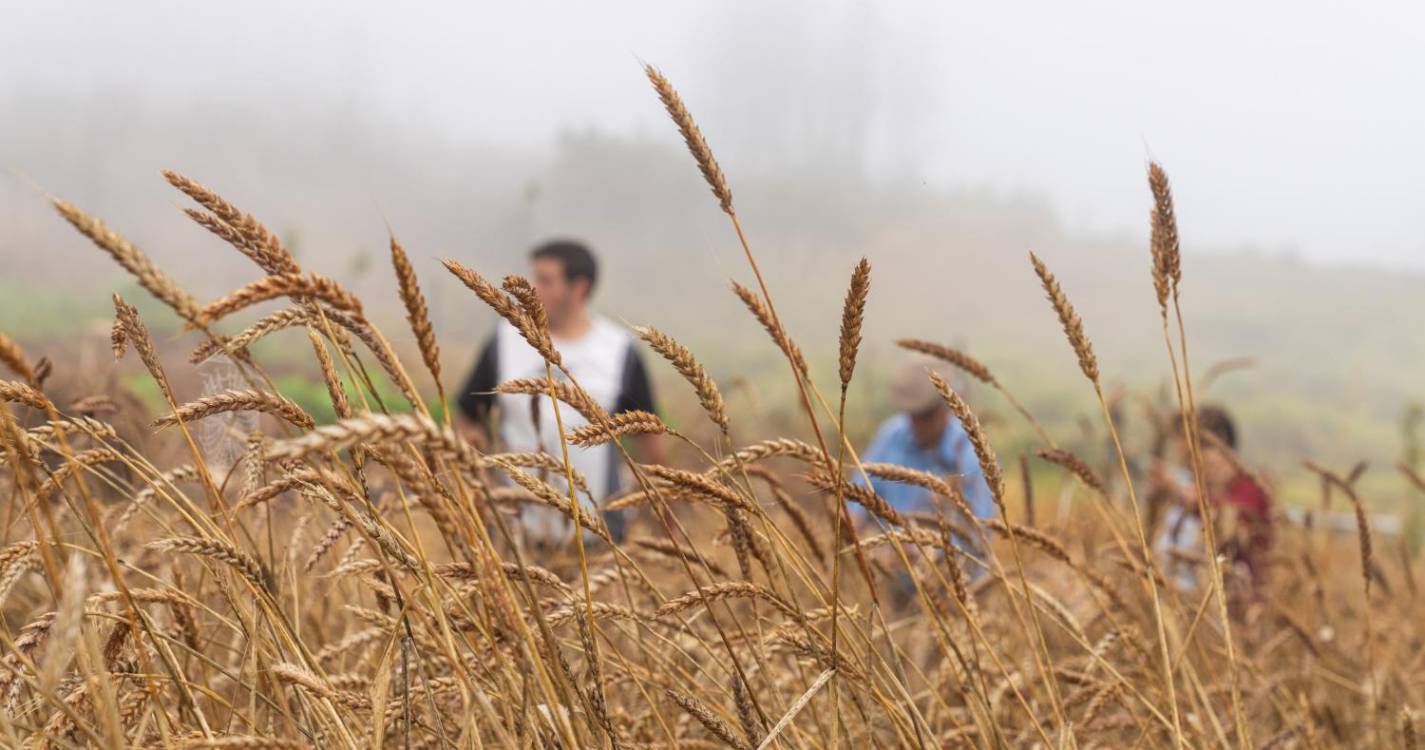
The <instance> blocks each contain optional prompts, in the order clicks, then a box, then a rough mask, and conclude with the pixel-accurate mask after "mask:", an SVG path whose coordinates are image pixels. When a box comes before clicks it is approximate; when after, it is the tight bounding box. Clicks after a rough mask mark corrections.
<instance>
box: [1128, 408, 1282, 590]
mask: <svg viewBox="0 0 1425 750" xmlns="http://www.w3.org/2000/svg"><path fill="white" fill-rule="evenodd" d="M1197 425H1198V430H1199V431H1200V432H1201V434H1202V445H1201V447H1200V455H1201V458H1202V481H1203V486H1204V488H1205V489H1206V490H1207V497H1208V500H1209V501H1210V502H1211V503H1212V504H1213V506H1214V507H1215V508H1216V510H1217V513H1218V518H1219V519H1220V520H1221V521H1223V522H1224V524H1223V528H1224V531H1225V532H1227V533H1219V535H1218V538H1219V543H1220V544H1221V546H1222V550H1221V551H1222V552H1223V553H1224V554H1226V555H1227V556H1228V559H1230V560H1231V561H1232V563H1233V564H1234V565H1235V566H1240V568H1241V569H1242V570H1243V572H1244V573H1245V574H1246V577H1247V579H1248V580H1249V581H1250V582H1251V583H1252V584H1253V588H1254V589H1256V588H1258V587H1259V585H1260V584H1261V583H1262V581H1263V579H1264V577H1265V574H1266V560H1267V554H1268V552H1269V551H1270V550H1271V545H1272V499H1271V496H1270V495H1268V494H1267V492H1266V490H1264V489H1263V488H1262V486H1261V485H1260V484H1258V483H1257V480H1255V479H1253V478H1252V476H1251V475H1250V474H1248V473H1247V472H1246V471H1244V470H1243V469H1242V466H1241V464H1240V463H1239V462H1238V461H1237V460H1236V455H1235V454H1236V450H1237V425H1236V424H1235V423H1234V422H1233V420H1232V417H1231V415H1229V414H1228V413H1227V411H1226V410H1225V409H1223V408H1222V407H1219V406H1202V407H1201V408H1199V409H1198V416H1197ZM1169 451H1170V452H1169V458H1167V459H1165V460H1163V461H1160V462H1159V463H1158V464H1157V465H1155V466H1154V468H1153V473H1152V475H1151V477H1150V481H1151V482H1152V490H1153V491H1155V492H1161V493H1163V494H1164V495H1165V496H1166V497H1168V498H1169V499H1170V501H1171V504H1170V505H1169V506H1168V509H1167V511H1166V512H1165V513H1164V515H1163V525H1162V531H1161V533H1160V534H1159V537H1158V542H1157V545H1156V546H1157V547H1158V550H1159V553H1160V554H1161V555H1164V556H1166V557H1168V558H1169V559H1168V560H1166V561H1165V564H1166V566H1167V569H1168V570H1169V572H1171V573H1173V574H1174V575H1175V577H1176V578H1177V580H1178V583H1179V585H1181V586H1183V587H1184V588H1186V589H1188V590H1192V589H1194V588H1195V587H1196V580H1195V576H1194V575H1193V571H1192V570H1191V567H1189V566H1187V565H1184V564H1183V560H1182V559H1179V558H1186V559H1188V560H1193V561H1196V560H1200V559H1201V558H1202V540H1201V520H1200V519H1199V517H1198V508H1197V488H1196V486H1195V483H1194V482H1193V476H1192V471H1191V469H1189V468H1187V466H1188V465H1189V464H1190V456H1189V455H1188V450H1187V443H1186V441H1185V440H1183V435H1182V431H1181V428H1179V430H1178V432H1177V434H1176V439H1175V440H1174V441H1173V444H1172V445H1170V446H1169ZM1224 510H1225V511H1227V512H1226V513H1225V514H1224V513H1223V512H1222V511H1224ZM1224 516H1225V517H1224Z"/></svg>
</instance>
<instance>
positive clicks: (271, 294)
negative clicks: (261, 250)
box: [199, 273, 361, 322]
mask: <svg viewBox="0 0 1425 750" xmlns="http://www.w3.org/2000/svg"><path fill="white" fill-rule="evenodd" d="M277 297H291V298H293V299H294V300H298V301H300V300H302V299H305V298H309V297H315V298H316V299H319V300H321V301H323V302H325V303H327V304H328V305H331V306H332V307H334V308H336V309H338V310H344V311H346V312H350V313H354V314H356V315H360V314H361V300H358V299H357V298H356V297H355V296H354V295H353V294H352V293H351V292H348V291H346V290H345V289H343V288H342V287H341V285H340V284H338V283H336V282H335V281H333V280H331V279H328V278H326V277H325V276H318V275H316V274H311V275H306V276H304V275H302V274H296V273H289V274H282V275H280V276H268V277H266V278H263V279H258V280H257V281H254V282H252V283H251V284H248V285H247V286H244V287H242V288H240V289H238V290H236V291H234V292H232V293H231V294H228V295H227V296H226V297H222V298H220V299H217V300H214V301H212V302H209V303H208V304H207V305H205V306H204V307H203V309H202V310H200V311H199V316H200V319H201V320H203V321H204V322H213V321H216V320H221V319H222V318H224V317H227V316H228V315H231V314H233V313H235V312H237V311H239V310H242V309H244V308H247V307H251V306H253V305H256V304H258V303H260V302H266V301H267V300H270V299H276V298H277Z"/></svg>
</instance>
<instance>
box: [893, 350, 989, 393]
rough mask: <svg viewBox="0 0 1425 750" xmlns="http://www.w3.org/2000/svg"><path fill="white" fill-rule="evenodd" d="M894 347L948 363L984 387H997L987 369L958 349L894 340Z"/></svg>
mask: <svg viewBox="0 0 1425 750" xmlns="http://www.w3.org/2000/svg"><path fill="white" fill-rule="evenodd" d="M896 346H899V347H900V348H902V349H906V350H909V351H913V352H919V353H920V354H925V355H927V356H930V357H934V358H936V359H939V360H942V361H945V362H949V363H950V364H952V365H954V366H956V367H958V368H960V369H961V370H964V371H965V372H966V373H969V374H970V375H971V376H972V377H974V378H975V379H976V380H978V381H980V382H982V383H984V384H986V385H992V386H998V385H999V382H998V381H996V380H995V376H994V375H992V374H991V373H990V370H989V368H988V367H985V366H984V365H983V364H981V363H980V361H979V360H977V359H975V358H974V357H971V356H970V355H968V354H966V353H964V352H962V351H960V350H959V349H953V348H951V347H948V346H945V345H944V344H936V343H933V342H930V341H924V340H922V339H896Z"/></svg>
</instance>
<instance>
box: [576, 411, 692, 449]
mask: <svg viewBox="0 0 1425 750" xmlns="http://www.w3.org/2000/svg"><path fill="white" fill-rule="evenodd" d="M666 432H668V425H665V424H663V421H662V420H661V419H659V418H658V415H657V414H652V413H650V412H646V411H641V410H638V409H631V410H629V411H625V412H620V413H618V414H615V415H613V416H612V417H610V418H609V419H608V421H606V422H604V423H603V424H589V425H584V426H583V427H579V428H576V429H574V430H573V431H572V432H570V433H569V442H571V443H573V444H574V445H578V446H581V447H584V448H587V447H590V446H594V445H603V444H605V443H608V442H610V441H613V440H618V439H619V438H623V437H627V436H629V435H661V434H663V433H666Z"/></svg>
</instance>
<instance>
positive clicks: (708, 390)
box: [634, 326, 729, 434]
mask: <svg viewBox="0 0 1425 750" xmlns="http://www.w3.org/2000/svg"><path fill="white" fill-rule="evenodd" d="M634 330H635V331H636V332H637V333H638V337H639V338H641V339H643V341H644V343H646V344H648V346H649V348H651V349H653V351H655V352H657V353H658V354H659V356H661V357H663V358H664V359H666V360H668V363H669V364H671V365H673V369H675V370H677V371H678V374H679V375H682V376H683V379H684V380H686V381H688V384H689V385H691V386H693V390H694V391H696V392H697V394H698V403H700V404H702V407H703V412H704V413H705V414H707V415H708V418H709V419H711V420H712V421H713V424H716V425H717V426H718V428H719V429H721V430H722V431H723V433H724V434H726V433H727V432H728V430H729V426H728V421H727V404H726V403H725V402H724V401H723V399H722V393H721V392H720V391H718V389H717V385H716V384H714V383H713V381H712V378H710V377H708V374H707V372H706V371H705V370H704V369H703V366H702V364H701V363H700V362H698V360H697V358H695V357H694V356H693V353H692V352H691V351H689V350H688V348H687V347H685V346H683V345H682V344H680V343H678V342H677V341H675V340H674V339H673V337H671V336H669V335H667V334H665V333H663V332H662V331H659V330H658V329H657V328H654V327H652V326H645V327H640V328H635V329H634Z"/></svg>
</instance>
